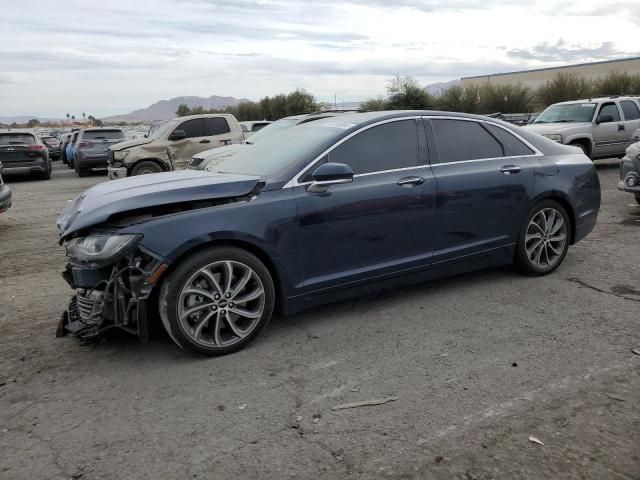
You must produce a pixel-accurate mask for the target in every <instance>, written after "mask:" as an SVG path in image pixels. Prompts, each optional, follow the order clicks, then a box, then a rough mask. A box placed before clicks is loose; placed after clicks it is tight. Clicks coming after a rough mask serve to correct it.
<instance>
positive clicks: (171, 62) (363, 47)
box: [0, 0, 640, 116]
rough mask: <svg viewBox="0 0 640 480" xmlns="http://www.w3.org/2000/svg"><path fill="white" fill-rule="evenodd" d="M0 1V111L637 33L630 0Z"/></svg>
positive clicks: (618, 39) (130, 100) (599, 43)
mask: <svg viewBox="0 0 640 480" xmlns="http://www.w3.org/2000/svg"><path fill="white" fill-rule="evenodd" d="M0 2H1V3H2V5H1V6H0V8H1V10H2V16H3V28H2V29H1V30H0V112H2V114H3V115H14V114H16V115H17V114H34V115H42V116H60V115H64V113H66V112H67V111H71V112H74V111H79V112H81V111H90V112H91V113H93V114H94V115H96V116H102V115H107V114H113V113H121V112H126V111H129V110H132V109H134V108H139V107H144V106H147V105H148V104H150V103H152V102H154V101H156V100H159V99H162V98H170V97H174V96H179V95H201V96H209V95H212V94H219V95H232V96H235V97H247V98H252V99H258V98H260V97H261V96H264V95H270V94H274V93H278V92H286V91H289V90H291V89H293V88H298V87H300V88H306V89H307V90H309V91H311V92H312V93H314V94H315V95H316V96H317V97H318V98H319V99H321V100H328V99H332V98H333V92H336V91H346V92H345V93H343V94H342V96H344V97H345V100H350V99H361V98H364V97H369V96H375V95H377V94H379V93H383V92H384V86H385V82H386V81H387V79H388V78H389V77H390V76H391V75H393V74H395V73H398V74H408V75H413V76H415V77H416V78H417V79H418V80H419V81H421V82H423V83H431V82H436V81H447V80H450V79H452V78H458V77H460V76H470V75H476V74H482V73H491V72H496V71H506V70H518V69H526V68H535V67H539V66H551V65H558V64H563V63H572V62H573V61H576V62H582V61H589V60H602V59H604V58H608V57H609V56H612V57H618V56H627V55H628V56H632V55H634V52H637V45H640V31H639V29H638V28H637V22H638V20H637V18H638V14H640V12H638V3H637V1H636V0H629V1H625V0H616V1H615V8H607V9H603V8H602V4H603V2H602V0H597V1H596V0H583V1H581V2H574V3H575V5H574V4H571V2H569V3H568V2H566V0H563V1H560V0H539V1H537V2H527V3H524V2H522V1H521V0H517V1H515V0H398V1H397V2H388V1H387V0H384V1H383V0H350V1H349V0H346V1H338V0H309V1H305V2H299V1H288V0H210V1H208V0H154V1H151V0H145V1H137V2H132V1H130V0H128V1H125V0H112V1H109V2H101V3H98V2H87V1H77V0H67V1H63V2H45V1H42V0H40V1H36V0H24V1H22V2H10V1H9V0H0ZM570 7H571V8H570ZM634 13H635V15H634ZM622 32H624V33H623V34H622Z"/></svg>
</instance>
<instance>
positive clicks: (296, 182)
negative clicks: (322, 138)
mask: <svg viewBox="0 0 640 480" xmlns="http://www.w3.org/2000/svg"><path fill="white" fill-rule="evenodd" d="M421 119H422V120H463V121H467V122H478V123H487V124H490V125H493V126H495V127H499V128H502V129H503V130H505V131H506V132H507V133H509V134H511V135H513V136H514V137H516V138H517V139H518V140H520V141H521V142H522V143H524V144H525V145H526V146H527V147H528V148H530V149H531V150H533V152H534V153H532V154H529V155H515V156H514V155H512V156H508V157H493V158H474V159H471V160H458V161H455V162H441V163H428V164H422V165H415V166H412V167H404V168H396V169H392V170H379V171H376V172H368V173H359V174H357V175H354V176H353V178H359V177H365V176H370V175H379V174H383V173H391V172H401V171H404V170H414V169H416V168H424V167H437V166H439V165H455V164H458V163H471V162H485V161H490V160H498V159H503V160H508V159H512V158H530V157H539V156H543V155H544V154H543V153H542V152H541V151H540V150H538V149H537V148H536V147H535V146H534V145H532V144H531V143H530V142H528V141H527V140H526V139H524V138H522V137H521V136H520V135H518V134H517V133H515V132H513V131H512V130H510V129H508V128H506V127H504V126H502V125H500V124H498V123H495V122H492V121H489V120H485V119H478V118H466V117H455V116H443V115H412V116H410V117H396V118H388V119H386V120H382V121H380V122H376V123H372V124H370V125H365V126H364V127H362V128H359V129H358V130H356V131H355V132H351V133H350V134H349V135H347V136H346V137H344V138H342V139H341V140H340V141H339V142H338V143H335V144H333V145H332V146H331V147H329V148H327V149H326V150H325V151H324V152H322V153H321V154H320V155H318V156H317V157H316V158H314V159H313V161H311V162H310V163H309V165H307V166H306V167H304V168H303V169H302V170H301V171H300V172H299V173H298V174H296V175H294V177H293V178H292V179H291V180H289V181H288V182H287V183H286V184H285V185H284V186H283V187H282V188H283V189H284V188H293V187H298V186H300V185H309V184H310V183H312V182H310V181H309V182H302V183H301V182H299V179H300V178H301V177H303V176H304V175H305V174H306V173H307V172H308V171H309V170H311V169H312V168H313V167H314V166H315V165H316V163H317V162H319V161H320V160H322V158H324V157H325V156H326V155H328V154H329V153H331V152H332V151H333V150H334V149H336V148H337V147H339V146H340V145H342V144H343V143H344V142H346V141H347V140H349V139H351V138H353V137H354V136H356V135H358V134H359V133H361V132H364V131H365V130H369V129H370V128H373V127H377V126H379V125H384V124H387V123H392V122H399V121H402V120H421Z"/></svg>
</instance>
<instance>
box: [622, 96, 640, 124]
mask: <svg viewBox="0 0 640 480" xmlns="http://www.w3.org/2000/svg"><path fill="white" fill-rule="evenodd" d="M620 106H621V107H622V111H623V112H624V119H625V120H637V119H638V118H640V110H638V106H637V105H636V104H635V103H633V102H632V101H631V100H622V101H621V102H620Z"/></svg>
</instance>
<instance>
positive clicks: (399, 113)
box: [313, 110, 510, 128]
mask: <svg viewBox="0 0 640 480" xmlns="http://www.w3.org/2000/svg"><path fill="white" fill-rule="evenodd" d="M421 116H430V117H460V118H470V119H475V120H484V121H491V122H494V123H497V124H500V125H504V124H505V122H502V121H500V120H497V119H495V118H490V117H487V116H484V115H474V114H472V113H459V112H442V111H439V110H386V111H379V112H361V113H351V114H347V115H340V116H339V118H337V117H329V118H323V119H321V120H317V121H315V122H313V123H314V124H324V125H326V124H336V123H339V124H341V125H342V126H343V127H344V128H348V127H349V126H356V125H366V124H368V123H375V122H378V121H383V120H388V119H393V118H404V117H421ZM509 125H510V124H509Z"/></svg>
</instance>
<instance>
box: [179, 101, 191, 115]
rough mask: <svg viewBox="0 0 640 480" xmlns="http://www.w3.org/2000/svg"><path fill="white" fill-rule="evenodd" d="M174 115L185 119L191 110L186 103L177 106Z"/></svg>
mask: <svg viewBox="0 0 640 480" xmlns="http://www.w3.org/2000/svg"><path fill="white" fill-rule="evenodd" d="M176 115H177V116H179V117H185V116H187V115H191V109H190V108H189V106H188V105H187V104H186V103H181V104H180V105H178V109H177V110H176Z"/></svg>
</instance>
